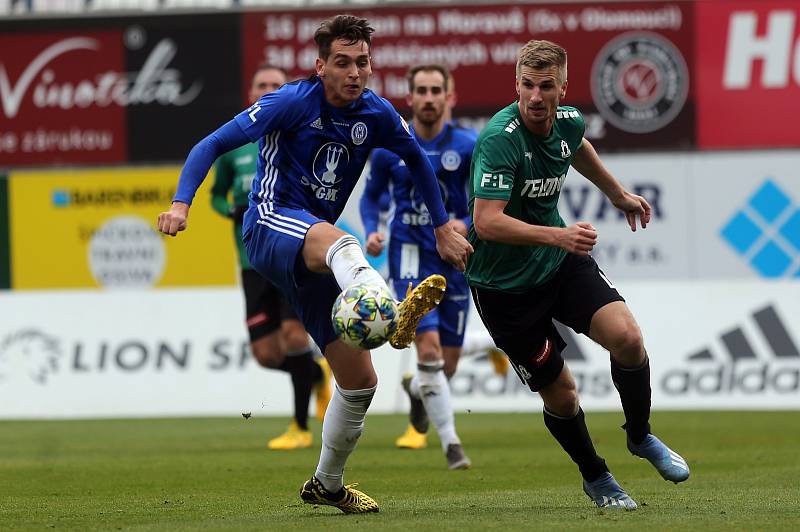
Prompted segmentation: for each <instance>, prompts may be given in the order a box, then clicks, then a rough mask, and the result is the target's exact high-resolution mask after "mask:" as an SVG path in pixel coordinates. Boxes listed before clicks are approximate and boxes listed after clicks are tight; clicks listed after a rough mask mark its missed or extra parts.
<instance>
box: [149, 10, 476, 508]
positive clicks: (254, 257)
mask: <svg viewBox="0 0 800 532" xmlns="http://www.w3.org/2000/svg"><path fill="white" fill-rule="evenodd" d="M373 31H374V30H373V29H372V28H371V27H370V26H369V22H368V21H367V20H366V19H363V18H358V17H355V16H352V15H337V16H334V17H332V18H330V19H327V20H325V21H323V22H322V24H321V25H320V27H319V28H318V29H317V31H316V32H315V34H314V40H315V41H316V43H317V45H318V47H319V57H318V58H317V60H316V65H315V70H316V73H315V75H313V76H311V77H310V78H309V79H307V80H303V81H298V82H292V83H288V84H286V85H284V86H283V87H281V88H280V89H279V90H277V91H275V92H272V93H270V94H267V95H265V96H263V97H261V98H260V99H259V100H258V102H256V103H255V104H254V105H252V106H251V107H249V108H248V109H246V110H245V111H243V112H242V113H240V114H239V115H237V116H236V117H235V118H234V119H233V120H231V121H230V122H228V123H227V124H225V125H223V126H222V127H221V128H219V129H218V130H217V131H215V132H214V133H212V134H211V135H209V136H208V137H206V138H205V139H203V140H202V141H200V142H199V143H198V144H197V145H196V146H195V147H194V148H192V151H191V152H190V153H189V157H188V158H187V160H186V163H185V165H184V167H183V170H182V171H181V176H180V179H179V182H178V190H177V192H176V194H175V197H174V199H173V203H172V206H171V208H170V210H169V211H167V212H163V213H161V214H160V215H159V217H158V228H159V230H160V231H161V232H163V233H166V234H169V235H176V234H177V233H178V231H182V230H185V229H186V220H187V215H188V212H189V206H190V203H191V201H192V198H193V197H194V194H195V192H196V191H197V188H198V187H199V186H200V184H201V183H202V181H203V179H204V178H205V176H206V174H207V173H208V170H209V168H210V167H211V164H212V163H213V162H214V160H215V159H216V158H217V157H219V155H221V154H223V153H225V152H227V151H230V150H231V149H234V148H236V147H239V146H241V145H243V144H246V143H248V142H255V141H258V145H259V159H258V167H257V174H256V179H255V180H254V181H253V190H252V192H251V193H250V208H249V209H248V211H247V213H246V214H245V218H244V230H243V240H244V242H245V246H246V248H247V253H248V257H249V259H250V263H251V264H252V265H253V267H254V268H255V269H256V270H257V271H258V272H259V273H260V274H261V275H262V276H264V277H265V278H267V279H269V280H270V281H272V282H273V283H274V284H275V285H276V286H278V287H279V288H280V289H281V291H282V292H283V293H284V295H285V296H286V297H287V298H288V299H289V302H290V303H291V304H292V306H293V307H294V309H295V311H296V312H297V314H298V316H299V317H300V319H301V321H302V322H303V325H304V326H305V327H306V330H307V331H308V332H309V333H310V334H311V336H312V337H313V338H314V341H315V342H316V343H317V345H319V346H321V347H322V348H323V349H324V353H325V357H326V358H327V360H328V362H329V364H330V366H331V369H332V371H333V374H334V377H335V379H336V383H337V386H336V388H335V390H334V393H333V397H332V398H331V401H330V404H329V405H328V410H327V412H326V413H325V420H324V422H323V427H322V451H321V453H320V459H319V464H318V465H317V470H316V472H315V474H314V476H313V477H312V478H311V479H310V480H308V481H307V482H306V483H305V484H304V485H303V487H302V489H301V491H300V496H301V498H302V499H303V501H305V502H307V503H311V504H325V505H330V506H334V507H336V508H339V509H340V510H341V511H343V512H345V513H362V512H376V511H378V505H377V503H376V502H375V501H374V500H373V499H372V498H371V497H369V496H368V495H366V494H364V493H363V492H361V491H359V490H356V489H354V488H353V487H352V486H345V485H344V484H343V481H342V477H343V472H344V466H345V462H346V461H347V458H348V456H350V454H351V453H352V451H353V449H354V448H355V446H356V443H357V441H358V438H359V437H360V436H361V433H362V432H363V428H364V418H365V415H366V412H367V408H368V407H369V404H370V402H371V401H372V397H373V396H374V394H375V388H376V385H377V382H378V378H377V375H376V374H375V369H374V368H373V366H372V360H371V358H370V353H369V351H361V350H357V349H353V348H351V347H348V346H347V345H346V344H345V343H344V342H342V341H341V340H340V339H339V338H338V337H337V336H336V334H335V333H334V331H333V326H332V324H331V308H332V306H333V302H334V300H335V299H336V297H337V296H338V295H339V293H340V292H341V291H342V290H343V289H346V288H348V287H351V286H353V285H355V284H360V283H374V284H376V285H378V286H383V287H385V286H386V284H385V281H384V280H383V278H382V277H381V275H380V274H379V273H378V272H377V271H375V270H374V269H373V268H371V267H370V265H369V263H368V262H367V260H366V258H365V257H364V253H363V252H362V250H361V247H360V246H359V243H358V240H357V239H356V238H355V237H353V236H352V235H349V234H347V233H345V232H344V231H342V230H341V229H339V228H337V227H336V226H334V223H335V222H336V219H337V218H338V217H339V215H340V214H341V212H342V210H343V209H344V206H345V204H346V202H347V199H348V197H349V196H350V193H351V192H352V190H353V187H354V186H355V184H356V182H357V181H358V179H359V177H360V175H361V172H362V171H363V169H364V165H365V163H366V161H367V157H368V156H369V153H370V151H371V150H372V149H373V148H388V149H391V150H392V151H393V152H395V153H397V154H398V155H400V156H401V157H402V158H403V160H404V161H405V162H406V164H407V165H408V167H409V169H410V170H411V172H412V175H413V176H414V178H415V185H416V186H417V188H419V189H420V190H421V192H422V197H423V198H424V201H425V203H426V205H428V208H429V210H430V217H431V220H432V224H433V226H434V227H435V229H434V233H435V236H436V247H437V250H438V252H439V254H440V255H441V256H442V258H443V259H445V260H446V261H447V262H449V263H451V264H453V265H454V266H455V267H456V268H458V269H459V270H463V269H464V267H465V266H466V262H467V258H468V256H469V254H470V253H471V252H472V247H471V246H470V245H469V243H468V242H467V241H466V239H465V238H464V237H463V236H462V235H461V234H460V233H458V232H456V230H455V228H454V226H453V224H451V223H450V222H449V219H448V216H447V213H446V211H445V209H444V205H443V203H442V199H441V197H440V195H439V194H440V193H439V187H438V185H437V180H436V175H435V174H434V173H433V169H432V168H431V166H430V163H429V162H428V158H427V156H426V155H425V153H424V152H423V151H422V149H421V148H420V146H419V144H417V142H416V141H415V140H414V138H413V137H412V136H411V134H410V133H409V130H408V125H407V124H406V123H405V121H404V120H403V119H402V118H401V117H400V115H398V114H397V111H395V110H394V108H393V107H392V106H391V104H389V102H388V101H386V100H385V99H383V98H381V97H379V96H377V95H376V94H374V93H373V92H372V91H370V90H368V89H366V84H367V81H368V79H369V76H370V74H371V73H372V66H371V59H370V41H371V35H372V32H373ZM444 288H445V286H444V279H443V278H442V277H436V276H434V277H432V278H430V279H427V280H426V282H424V283H422V284H421V285H420V286H418V287H417V288H416V289H415V290H414V292H413V293H412V294H410V297H407V298H406V299H405V300H404V301H403V302H402V303H401V304H400V307H399V310H400V312H399V318H398V319H399V324H398V328H397V332H396V333H395V335H394V336H393V337H392V339H391V341H392V344H393V345H396V346H397V345H400V346H402V347H405V346H407V345H408V344H410V343H411V342H412V341H413V338H414V332H415V329H416V326H417V323H418V322H419V320H420V319H421V318H422V316H423V315H424V314H425V313H426V312H427V311H429V310H431V309H432V308H433V307H435V306H436V304H437V303H438V300H439V299H440V298H441V295H442V292H443V291H444Z"/></svg>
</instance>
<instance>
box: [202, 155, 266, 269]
mask: <svg viewBox="0 0 800 532" xmlns="http://www.w3.org/2000/svg"><path fill="white" fill-rule="evenodd" d="M257 159H258V146H257V145H255V144H245V145H244V146H240V147H239V148H236V149H235V150H233V151H230V152H228V153H226V154H224V155H222V156H221V157H220V158H219V159H217V162H216V165H215V170H216V172H215V178H214V186H213V187H211V206H212V207H214V210H215V211H217V212H218V213H220V214H221V215H223V216H226V217H227V216H228V215H229V213H230V212H231V208H232V207H234V206H240V207H246V206H247V204H248V201H249V200H248V199H247V195H248V194H249V193H250V189H251V188H252V186H253V178H254V177H255V175H256V160H257ZM229 194H230V200H229V199H228V198H229ZM233 234H234V238H235V239H236V247H237V249H238V250H239V262H240V263H241V265H242V268H243V269H252V266H251V265H250V261H249V260H248V259H247V251H246V250H245V249H244V243H243V242H242V224H240V223H235V224H233Z"/></svg>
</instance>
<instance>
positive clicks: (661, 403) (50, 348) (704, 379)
mask: <svg viewBox="0 0 800 532" xmlns="http://www.w3.org/2000/svg"><path fill="white" fill-rule="evenodd" d="M607 163H608V165H609V167H610V168H611V169H612V171H614V172H615V173H616V174H617V175H618V176H619V177H620V179H621V180H622V181H623V183H625V184H626V185H627V186H629V187H631V188H633V189H636V190H639V191H640V192H641V193H643V194H644V195H645V196H646V197H648V199H649V200H650V201H651V202H652V203H653V206H654V209H655V210H654V219H653V221H652V223H651V225H650V226H649V227H648V228H647V229H646V230H645V231H641V230H640V231H637V232H636V233H635V234H631V233H630V231H629V230H627V229H625V225H624V222H623V221H622V220H620V219H619V218H618V217H617V215H616V213H615V212H614V211H613V209H611V208H609V207H608V206H607V205H605V204H604V202H603V201H601V200H600V198H599V196H596V195H595V193H594V191H593V190H592V189H591V187H589V188H585V185H584V183H585V181H584V180H582V179H580V178H579V177H578V176H575V175H573V176H571V177H570V178H569V179H568V180H567V185H565V189H564V190H562V198H561V202H562V203H561V212H562V213H564V214H565V216H566V217H567V221H568V222H569V221H570V219H571V217H574V218H575V219H582V220H586V221H589V222H591V223H592V224H593V225H594V226H595V227H597V228H598V230H599V234H600V238H599V240H600V244H599V245H598V248H597V253H596V256H597V259H598V262H600V264H601V266H602V267H603V268H604V269H605V270H606V273H607V274H608V276H609V278H610V279H611V280H612V281H613V282H615V284H616V285H617V286H618V287H619V289H620V290H621V292H622V294H623V295H624V296H625V297H626V299H627V301H628V304H629V305H630V306H631V308H632V309H633V311H634V313H635V314H636V316H637V318H638V320H639V322H640V325H641V327H642V330H643V332H644V335H645V340H646V344H647V346H648V351H649V353H650V354H651V359H652V371H653V392H654V398H653V404H654V407H655V408H657V409H705V408H714V409H725V408H735V409H798V408H800V352H799V351H798V346H799V345H800V326H798V321H797V319H796V316H798V315H800V283H798V278H800V181H799V180H797V179H796V169H797V168H798V167H800V153H798V152H792V151H784V152H776V151H762V152H747V153H695V154H659V155H653V154H651V155H636V156H631V155H611V156H608V157H607ZM82 179H83V177H82ZM123 181H124V180H123ZM12 182H13V175H12ZM41 182H42V183H46V182H47V180H46V179H45V178H44V177H43V178H42V181H41ZM51 186H56V185H55V184H52V185H51ZM567 187H569V188H567ZM358 193H359V191H358V190H357V191H356V193H355V194H354V196H353V198H351V203H350V205H349V207H348V209H347V210H346V212H345V215H344V216H343V218H342V220H341V221H340V223H342V224H347V226H348V227H349V229H351V230H352V231H354V232H355V233H356V234H359V235H360V234H361V224H360V222H359V221H358V215H357V211H356V210H355V209H354V208H353V206H354V201H355V200H356V199H357V197H358ZM32 197H33V198H36V197H38V198H44V199H43V201H45V202H47V201H51V200H52V198H53V197H54V195H53V193H52V190H50V189H47V187H45V188H43V189H42V190H40V191H39V193H38V194H35V195H32ZM31 201H34V200H33V199H31ZM198 204H199V202H198ZM32 205H35V204H32ZM148 208H151V209H153V210H157V209H158V207H157V206H156V205H153V206H152V207H148ZM48 209H50V210H52V211H54V212H55V213H56V214H58V209H57V208H55V207H53V206H50V207H46V206H45V207H43V208H42V212H43V216H49V214H47V213H48ZM28 211H34V209H33V208H31V209H19V210H18V211H17V210H15V212H21V213H25V212H28ZM193 212H194V211H193ZM209 215H210V216H213V213H209ZM107 216H108V217H109V219H110V220H113V219H114V218H115V216H116V214H115V212H114V211H113V210H110V211H108V214H107ZM137 216H141V219H142V220H146V221H148V222H149V221H151V220H153V219H154V215H152V217H150V218H148V216H151V214H150V213H141V214H137ZM217 218H218V219H217V220H214V219H212V220H209V223H211V222H215V223H216V222H218V223H219V225H220V228H219V231H218V232H214V231H215V230H214V229H212V228H209V227H206V228H203V229H201V228H200V227H193V228H192V229H193V230H192V231H189V232H187V233H186V235H182V236H181V238H179V239H174V241H173V239H170V238H168V237H155V238H156V239H160V240H163V241H166V242H165V245H171V244H172V243H173V242H178V241H180V240H181V239H182V238H184V237H190V236H191V235H192V233H193V232H194V234H195V235H196V236H198V238H201V239H202V245H195V244H192V245H187V247H186V248H184V249H183V250H182V251H181V253H182V258H180V259H178V258H176V256H173V251H172V249H171V248H170V250H169V252H167V253H165V255H164V256H165V260H166V264H167V265H166V266H165V271H166V269H168V268H171V267H174V265H170V264H169V262H170V261H173V260H176V261H177V260H183V261H188V262H191V261H192V257H193V256H198V257H199V256H200V255H199V253H201V252H202V251H203V250H204V249H206V248H210V249H214V250H217V249H218V248H220V247H224V246H227V245H230V240H231V238H230V234H228V233H227V226H228V222H227V221H226V220H224V219H222V218H220V217H217ZM54 220H56V221H54V222H53V223H54V224H59V225H63V226H65V227H66V232H65V233H64V234H65V235H67V236H65V237H64V238H72V237H70V236H69V235H71V234H73V232H74V231H76V230H77V229H76V228H75V226H74V224H75V221H74V219H71V218H69V217H64V218H57V219H54ZM193 221H194V220H193ZM95 223H96V224H98V225H99V226H102V225H103V224H105V223H107V222H106V221H105V219H104V218H103V217H102V216H98V218H97V220H96V222H95ZM200 223H201V222H200V221H198V224H200ZM70 224H73V226H72V227H70ZM13 225H14V224H12V226H13ZM62 229H64V228H61V227H60V228H59V230H62ZM39 234H40V232H39V233H35V232H34V233H32V234H30V235H28V237H27V241H28V242H32V243H34V244H35V243H37V242H38V240H37V238H38V236H37V235H39ZM130 234H136V233H135V232H125V231H109V232H108V234H107V238H108V240H107V241H106V244H107V245H108V247H109V249H129V250H130V249H138V248H137V246H138V245H139V244H140V243H139V242H138V241H134V242H133V243H132V242H131V241H130V240H126V239H127V238H128V237H129V236H130ZM210 235H214V237H213V238H212V237H211V236H210ZM148 238H149V237H148ZM115 239H121V240H119V241H117V240H115ZM147 242H150V240H147ZM83 246H84V247H83V248H82V251H78V252H74V254H76V255H80V256H82V257H84V259H83V260H85V261H88V260H89V259H88V258H85V257H89V251H88V249H89V248H90V246H87V245H86V244H84V245H83ZM64 249H67V248H64ZM84 253H86V255H84ZM175 253H177V251H176V252H175ZM229 258H230V261H229V262H227V272H228V274H229V275H230V276H235V263H234V257H233V251H232V250H231V251H230V257H229ZM48 264H51V265H52V268H53V270H54V274H53V275H54V276H55V277H57V275H58V273H57V272H55V270H57V269H58V268H59V264H58V261H57V260H51V261H50V262H49V263H48ZM82 268H84V269H85V270H88V269H89V268H88V266H86V265H85V264H84V265H83V266H82ZM71 269H74V270H77V269H79V268H78V267H77V266H76V267H74V268H71ZM45 273H46V272H44V271H43V273H42V275H45ZM87 275H88V274H87ZM87 278H88V277H87ZM122 278H125V277H124V276H123V277H122ZM136 278H137V279H141V277H136ZM176 279H177V278H176ZM53 288H54V287H50V288H49V289H47V290H13V291H5V292H3V293H0V417H2V418H27V417H35V418H40V417H41V418H48V417H109V416H170V415H208V414H214V415H238V413H240V412H251V413H253V415H274V414H286V413H288V412H289V411H290V410H291V404H290V399H289V398H290V394H289V380H288V379H287V378H285V376H284V375H282V374H279V373H276V372H270V371H264V370H261V369H259V368H258V367H257V366H256V364H255V363H254V362H253V361H252V359H251V356H250V355H249V353H248V352H247V347H246V345H247V339H246V338H247V337H246V331H245V328H244V316H243V300H242V296H241V293H240V290H239V289H238V288H236V287H235V286H233V285H231V286H222V287H214V286H207V287H205V288H203V287H183V288H181V287H180V285H179V283H163V282H160V283H159V284H157V285H155V286H153V287H152V288H151V289H143V288H146V287H144V286H138V287H136V288H137V289H135V290H131V289H130V288H131V287H130V286H127V287H126V286H124V285H116V286H107V287H106V289H105V290H98V289H87V288H86V287H85V286H83V287H81V288H80V289H75V287H74V286H68V285H66V284H65V285H64V286H61V287H59V289H53ZM67 288H72V289H67ZM125 288H128V289H125ZM563 333H564V335H565V338H566V339H567V340H568V343H569V347H568V350H567V352H566V353H565V357H566V358H567V360H568V361H569V364H570V366H571V367H572V369H573V372H574V373H575V374H576V376H577V378H578V381H579V383H580V387H581V393H582V395H583V398H584V407H585V408H587V409H604V410H607V409H617V408H619V404H618V398H617V395H616V392H615V391H614V390H613V386H612V385H611V382H610V380H609V371H608V355H607V353H604V352H603V351H602V349H599V348H598V347H597V346H596V345H594V344H593V343H592V342H590V341H588V340H586V339H585V338H583V337H577V336H576V335H574V334H572V333H570V332H569V331H568V330H566V329H563ZM490 348H491V344H490V342H489V340H488V336H487V334H486V332H485V330H484V329H483V327H482V326H481V324H480V322H479V319H478V318H477V316H476V315H475V313H474V311H473V313H472V315H471V317H470V322H469V326H468V334H467V345H466V350H465V351H466V353H465V356H464V358H463V359H462V362H461V365H460V367H459V371H458V373H457V375H456V376H455V378H454V379H453V381H452V388H453V394H454V397H455V399H454V401H455V404H456V407H457V409H458V411H460V412H464V411H467V410H469V411H476V412H478V411H529V410H530V411H538V410H539V409H540V407H541V405H540V403H539V399H538V398H537V396H534V395H532V394H529V393H528V392H526V391H525V390H524V389H523V388H522V386H521V384H520V383H519V381H518V380H517V378H516V376H515V375H514V373H513V372H510V373H509V374H508V375H507V376H505V377H501V376H498V375H495V374H494V373H493V369H492V366H491V364H490V363H489V362H488V359H487V349H490ZM373 359H374V361H375V365H376V368H377V370H378V373H379V377H380V380H381V385H380V386H379V391H378V395H377V396H376V399H375V401H374V403H373V411H375V412H397V411H402V410H403V409H404V408H405V405H404V400H405V399H404V395H403V393H402V391H401V389H400V387H399V381H400V377H401V375H402V374H403V373H404V372H405V371H407V370H408V369H410V368H411V367H412V366H413V356H412V352H411V351H410V350H406V351H403V352H397V351H394V350H392V349H390V348H386V347H384V348H381V349H379V350H376V351H375V353H374V355H373Z"/></svg>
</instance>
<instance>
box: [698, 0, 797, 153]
mask: <svg viewBox="0 0 800 532" xmlns="http://www.w3.org/2000/svg"><path fill="white" fill-rule="evenodd" d="M696 9H697V28H696V34H697V37H696V39H697V50H698V72H699V74H698V76H699V80H700V83H699V86H698V91H697V102H698V124H697V131H698V133H697V134H698V139H697V140H698V146H699V147H701V148H735V147H747V148H755V147H764V148H776V147H798V146H800V129H798V127H797V117H800V4H798V2H797V0H761V1H758V2H755V1H753V0H749V1H741V0H733V1H728V2H697V4H696Z"/></svg>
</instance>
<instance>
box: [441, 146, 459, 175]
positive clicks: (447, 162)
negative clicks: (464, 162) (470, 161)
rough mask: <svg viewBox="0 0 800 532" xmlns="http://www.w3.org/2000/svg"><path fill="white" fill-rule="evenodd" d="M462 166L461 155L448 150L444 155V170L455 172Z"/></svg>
mask: <svg viewBox="0 0 800 532" xmlns="http://www.w3.org/2000/svg"><path fill="white" fill-rule="evenodd" d="M459 166H461V155H459V154H458V152H457V151H455V150H446V151H445V152H444V153H443V154H442V168H444V169H445V170H447V171H448V172H454V171H456V170H458V167H459Z"/></svg>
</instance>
